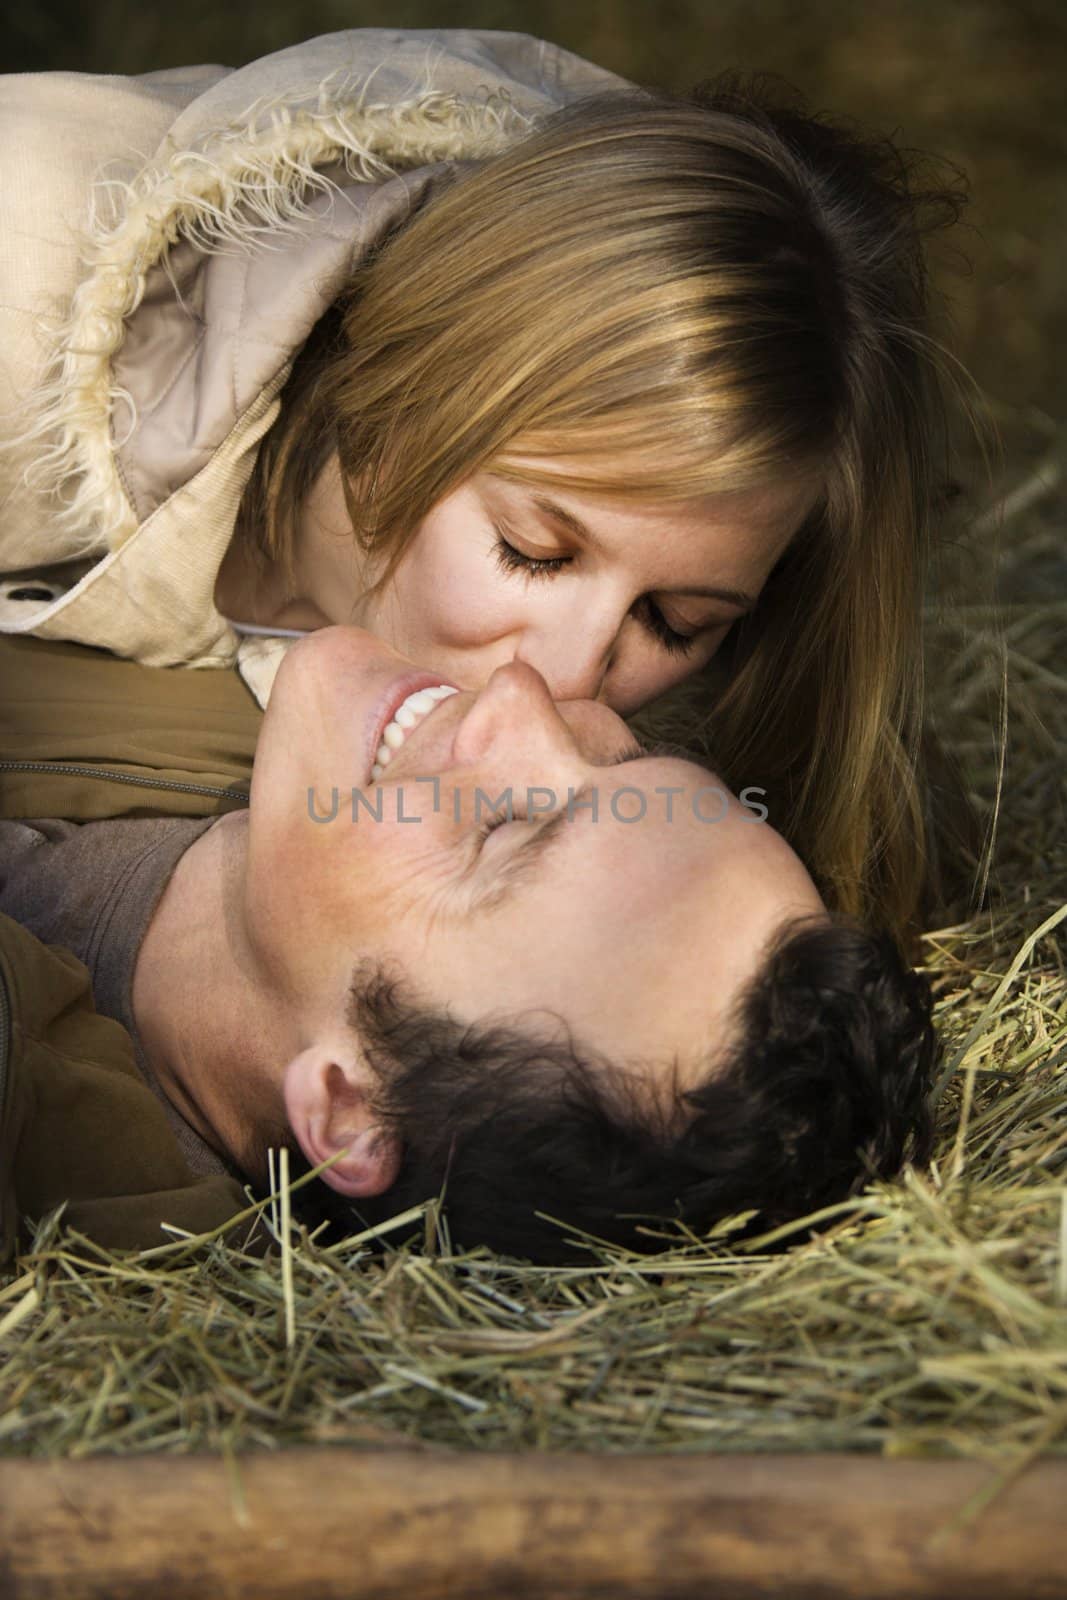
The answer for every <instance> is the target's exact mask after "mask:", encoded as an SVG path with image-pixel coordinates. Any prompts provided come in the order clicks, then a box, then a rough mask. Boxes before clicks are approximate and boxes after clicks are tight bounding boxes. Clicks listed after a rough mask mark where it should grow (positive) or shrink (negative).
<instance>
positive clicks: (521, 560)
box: [493, 522, 571, 578]
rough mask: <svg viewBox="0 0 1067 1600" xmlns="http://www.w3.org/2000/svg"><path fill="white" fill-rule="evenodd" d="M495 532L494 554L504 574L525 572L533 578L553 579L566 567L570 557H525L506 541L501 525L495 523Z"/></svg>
mask: <svg viewBox="0 0 1067 1600" xmlns="http://www.w3.org/2000/svg"><path fill="white" fill-rule="evenodd" d="M493 532H494V533H495V534H496V544H495V546H494V550H493V554H494V555H495V556H496V563H497V566H498V567H499V568H500V570H501V571H502V572H525V573H526V574H527V576H529V577H531V578H536V577H545V578H548V577H551V576H552V574H553V573H554V572H558V571H559V570H560V568H561V567H565V566H566V565H567V563H568V561H569V560H570V559H571V558H570V556H550V557H544V558H538V557H536V556H525V555H523V553H522V551H521V550H516V548H515V546H514V545H513V544H509V543H508V541H507V539H505V537H504V534H503V532H502V531H501V529H500V526H499V524H497V523H495V522H494V523H493Z"/></svg>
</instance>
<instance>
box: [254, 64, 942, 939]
mask: <svg viewBox="0 0 1067 1600" xmlns="http://www.w3.org/2000/svg"><path fill="white" fill-rule="evenodd" d="M917 175H921V168H920V167H919V166H918V165H917V164H916V163H913V162H912V161H910V160H909V158H908V157H906V156H905V154H903V153H902V152H901V151H900V150H899V149H897V147H896V146H895V145H893V144H892V143H891V142H889V141H881V140H867V139H865V138H862V137H860V136H859V135H857V134H856V133H854V132H852V131H849V130H845V129H843V128H841V127H839V126H838V125H836V124H833V123H831V122H829V121H827V120H826V119H823V118H820V117H813V116H811V115H809V114H807V113H806V112H805V111H804V110H803V108H802V107H800V106H799V105H798V103H797V102H796V100H795V99H793V100H790V99H783V98H782V96H781V91H780V90H778V89H775V88H773V87H769V86H768V84H767V83H766V81H765V80H754V81H750V82H744V81H742V80H739V79H737V78H734V77H727V78H724V79H719V80H716V81H715V82H713V83H711V84H707V85H702V86H700V87H699V88H698V89H696V90H694V91H693V93H692V94H690V95H677V94H672V93H667V92H661V91H646V90H640V89H634V90H629V89H627V90H620V91H611V92H608V93H603V94H598V95H596V96H594V97H591V98H588V99H586V100H583V101H581V102H578V103H576V104H573V105H571V106H569V107H567V108H566V109H564V110H563V111H560V112H557V113H555V114H553V115H552V116H551V117H550V118H548V119H547V120H546V121H545V122H544V123H543V124H542V125H541V126H540V127H539V128H538V129H536V130H535V131H534V132H532V133H531V134H530V135H529V136H527V137H525V138H524V139H522V141H521V142H520V143H518V144H516V145H515V146H514V147H513V148H511V149H510V150H508V151H507V152H505V153H504V154H502V155H500V156H498V157H496V158H494V159H493V160H491V161H488V162H486V163H484V164H482V165H481V166H480V167H478V168H475V169H473V170H471V171H469V172H464V173H461V175H460V176H459V177H458V179H457V181H456V182H455V183H454V184H453V185H452V187H450V188H446V190H445V191H444V192H443V193H442V194H440V195H439V196H437V197H436V198H434V199H433V200H431V201H430V202H428V203H427V204H426V206H425V207H424V209H423V210H421V211H419V212H417V213H416V214H415V215H414V216H413V217H412V218H411V219H409V220H408V221H407V222H406V223H405V224H404V225H403V227H401V228H400V229H399V230H398V231H397V232H395V233H394V234H393V235H392V236H391V237H390V238H389V239H388V240H386V241H385V242H384V244H383V245H382V246H381V247H380V248H379V249H378V250H377V252H376V253H375V254H374V255H373V256H372V258H371V259H369V260H367V261H366V262H365V263H364V264H362V265H361V267H360V268H359V270H358V271H357V273H356V275H355V277H354V279H353V281H352V283H351V285H350V286H349V288H348V290H347V292H346V294H345V296H344V298H343V300H342V302H340V303H339V304H338V305H337V306H336V307H335V308H334V310H333V312H332V313H331V314H330V315H329V316H328V317H327V318H326V319H324V321H323V323H322V324H321V326H320V328H319V329H318V330H317V331H316V334H314V335H313V337H312V339H311V341H309V344H308V347H307V349H306V350H305V352H304V353H303V355H302V357H301V358H299V359H298V362H297V365H296V368H295V369H294V373H293V375H292V377H291V378H290V380H289V385H288V389H287V393H286V396H285V403H284V406H283V412H282V415H281V417H280V419H279V421H278V423H277V424H276V425H275V427H274V429H273V430H272V432H271V434H270V435H269V436H268V439H267V440H266V442H265V444H264V447H263V449H262V451H261V454H260V458H259V460H258V462H257V466H256V470H255V473H254V476H253V479H252V481H251V483H250V486H249V490H248V493H247V495H246V499H245V502H244V506H243V510H242V520H241V526H243V527H244V528H245V529H246V530H247V536H248V538H249V540H250V541H253V542H254V543H258V546H259V548H260V550H261V552H262V553H263V555H264V557H265V559H267V560H270V561H273V562H277V563H281V564H282V565H283V566H286V565H287V563H289V561H290V559H291V555H292V549H293V542H294V537H295V533H294V529H295V526H296V522H297V517H298V513H299V509H300V506H301V505H302V503H303V501H304V498H305V497H306V495H307V493H308V491H309V489H310V487H311V485H312V483H313V481H314V479H315V477H316V476H317V474H318V472H319V471H320V470H321V468H322V467H323V466H324V464H325V463H326V461H327V460H328V459H329V458H330V456H331V454H332V453H333V452H334V451H336V452H337V454H338V459H339V462H340V466H341V469H342V475H343V481H344V485H345V494H346V499H347V502H348V509H349V512H350V514H351V517H352V522H353V526H354V528H355V531H356V537H357V538H358V539H359V541H360V542H361V544H362V545H363V547H364V549H365V550H366V551H368V552H370V553H373V555H374V557H375V559H374V562H373V563H371V564H370V565H371V566H372V570H373V576H374V578H375V584H374V587H375V588H378V587H380V586H381V585H384V584H385V583H387V582H388V581H389V579H390V577H391V576H392V574H393V572H394V571H395V569H396V566H397V564H398V562H399V561H400V559H401V557H402V556H403V554H404V551H405V549H406V547H407V545H408V543H409V542H410V540H411V538H412V536H413V534H414V531H415V530H416V529H417V527H418V524H419V523H420V521H421V520H422V518H423V517H424V516H425V515H426V513H427V512H428V511H429V510H430V509H431V507H432V506H434V505H435V504H436V503H437V501H439V500H440V499H441V498H442V497H443V496H444V495H446V494H448V493H449V492H450V491H451V490H452V489H454V488H455V487H456V486H457V485H458V484H460V483H461V482H462V481H463V480H464V479H466V478H468V477H469V476H470V475H471V474H472V473H473V472H475V471H477V470H479V469H480V468H483V467H485V466H488V465H490V464H491V465H492V469H493V471H494V472H497V473H500V474H503V475H505V476H509V477H511V478H513V479H515V480H516V481H519V482H526V483H545V482H552V483H555V484H556V485H557V486H559V487H562V488H564V489H567V488H569V489H571V490H572V491H573V492H577V493H581V492H592V493H600V494H607V495H612V496H618V497H620V498H625V499H626V500H631V501H633V500H637V501H641V500H644V501H649V502H671V501H673V502H677V503H684V502H686V501H693V500H696V499H699V498H700V497H703V496H706V495H713V494H718V493H722V492H736V491H742V490H748V489H754V488H758V487H764V486H767V485H770V484H773V483H775V482H780V481H782V480H783V478H784V479H786V480H791V479H793V478H796V479H798V481H799V480H800V479H801V478H805V477H809V476H810V475H811V474H813V473H814V474H816V475H817V481H818V482H819V484H820V485H821V486H822V492H821V496H820V498H819V501H818V503H817V505H816V508H815V510H814V511H813V512H812V513H811V514H810V515H809V516H808V518H807V520H806V521H805V523H804V525H803V526H802V527H801V529H800V530H799V532H798V533H797V534H796V536H795V537H794V539H793V540H792V542H791V544H790V546H789V548H788V550H787V551H786V553H785V555H784V556H783V557H782V558H781V560H780V561H779V563H778V565H777V567H776V568H775V570H774V572H773V573H772V574H771V576H770V578H769V580H768V582H767V584H766V586H765V588H764V591H763V593H762V595H761V597H760V600H759V604H758V605H757V607H756V609H755V611H754V612H753V613H752V614H751V615H750V616H748V617H746V618H745V619H744V620H743V621H742V622H741V623H740V624H738V625H736V626H735V628H734V629H733V630H732V633H731V635H730V637H729V638H728V640H727V641H726V644H725V645H724V646H723V647H722V648H721V649H720V651H719V653H718V656H717V657H716V660H715V661H714V662H713V663H712V669H711V670H710V671H706V672H705V673H703V674H702V675H700V676H699V677H698V678H697V679H695V680H692V681H691V683H690V685H689V686H688V690H687V693H686V695H684V696H683V697H682V699H683V701H684V704H685V707H686V710H685V713H684V726H681V725H679V724H678V723H677V722H675V723H674V724H673V725H672V729H671V731H672V732H674V733H675V734H677V733H678V732H681V733H682V734H683V739H684V742H687V743H689V744H690V745H691V746H694V744H695V747H696V748H703V749H704V750H706V751H707V752H708V754H709V755H710V756H711V758H712V760H713V762H714V765H715V768H716V770H717V771H718V772H720V773H721V774H722V775H723V776H724V777H725V778H726V779H727V780H728V781H729V782H730V783H731V784H733V785H734V786H735V787H741V786H744V785H759V786H762V787H764V788H765V789H766V790H767V798H766V804H767V805H768V807H769V809H770V816H771V821H772V822H773V823H774V825H775V826H776V827H778V828H779V830H780V831H781V832H783V833H784V834H785V836H786V837H787V838H788V839H789V841H790V842H791V843H792V844H793V845H794V847H795V848H796V849H797V850H798V852H799V853H800V855H801V856H802V858H803V859H804V860H805V861H806V863H807V864H808V866H809V868H810V870H811V871H812V873H813V875H814V876H815V878H816V880H817V882H818V883H819V885H820V887H821V889H822V890H823V892H824V894H825V895H826V897H827V898H828V901H829V903H830V904H831V905H832V906H833V907H835V908H837V909H839V910H842V911H844V912H847V913H851V914H854V915H859V916H864V917H868V918H873V919H874V920H877V921H879V922H881V923H883V924H885V925H887V926H889V927H890V928H891V929H893V930H894V931H895V932H896V933H897V934H898V935H899V934H901V933H902V932H903V931H904V929H905V928H906V927H907V926H908V925H909V923H911V922H912V921H913V919H914V917H915V914H916V908H917V906H918V903H919V899H920V894H921V890H922V885H923V878H924V825H923V816H922V804H921V795H920V786H919V781H918V777H917V771H918V741H919V733H920V720H921V700H922V648H921V637H920V627H921V596H922V591H923V583H924V574H925V568H926V553H927V548H928V542H929V534H930V527H931V520H932V517H933V515H934V511H935V500H936V491H937V487H938V484H939V481H940V475H941V473H942V471H943V461H942V452H943V451H944V449H945V444H946V438H947V429H946V425H945V407H944V402H943V398H942V397H943V393H944V383H943V377H944V363H943V361H942V360H941V358H940V347H939V346H938V345H937V343H936V341H935V340H934V339H933V338H932V336H931V332H930V330H929V326H928V306H927V300H928V294H927V275H926V269H925V265H924V260H923V250H922V235H923V233H924V232H925V231H926V230H927V229H928V228H929V227H931V226H933V225H935V224H940V223H943V222H945V221H948V220H951V219H952V218H953V217H954V216H955V215H956V214H957V213H958V210H959V206H960V204H961V203H962V196H961V192H960V189H959V186H958V184H957V186H956V187H951V186H948V187H946V186H942V187H933V186H927V187H921V185H920V182H919V177H918V176H917ZM519 456H522V457H537V458H541V459H543V461H544V471H543V472H542V471H541V470H540V468H539V467H537V466H533V467H531V466H530V464H529V462H527V463H526V465H525V466H520V464H519V463H518V462H517V461H516V459H515V458H516V457H519ZM563 457H565V458H566V461H567V464H568V471H567V473H566V475H562V474H561V472H560V469H559V460H560V458H563Z"/></svg>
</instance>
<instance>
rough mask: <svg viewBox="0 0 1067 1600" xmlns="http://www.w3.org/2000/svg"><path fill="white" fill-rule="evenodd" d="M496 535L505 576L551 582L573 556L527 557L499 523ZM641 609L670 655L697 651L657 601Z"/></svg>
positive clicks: (644, 601)
mask: <svg viewBox="0 0 1067 1600" xmlns="http://www.w3.org/2000/svg"><path fill="white" fill-rule="evenodd" d="M493 532H494V533H495V534H496V545H495V547H494V555H495V557H496V563H497V566H498V567H499V568H500V569H501V571H502V572H524V573H525V574H526V575H527V577H530V578H537V577H542V578H549V577H551V576H552V574H553V573H555V572H559V570H560V569H561V568H562V567H565V566H566V565H567V563H568V562H569V561H570V559H571V558H570V556H547V557H542V558H538V557H537V556H527V555H523V553H522V551H521V550H516V548H515V546H514V545H513V544H509V543H508V541H507V539H506V538H505V537H504V534H503V532H502V531H501V529H500V527H499V525H498V524H497V523H495V522H494V523H493ZM638 606H639V607H640V609H641V611H642V613H643V617H642V621H643V626H644V627H645V629H646V630H647V631H648V632H649V633H650V634H651V635H652V637H653V638H654V639H658V640H659V642H660V644H661V645H662V646H663V648H664V650H666V651H667V653H668V655H679V656H684V655H687V654H688V653H689V651H690V650H692V649H693V646H694V645H695V644H696V635H695V634H688V633H678V632H676V630H675V629H674V628H672V627H671V625H670V623H669V622H668V621H667V619H666V617H664V615H663V613H662V612H661V611H660V609H659V607H658V606H657V605H656V604H655V603H654V601H652V600H649V599H648V598H647V597H643V598H642V599H641V600H640V601H638Z"/></svg>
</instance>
